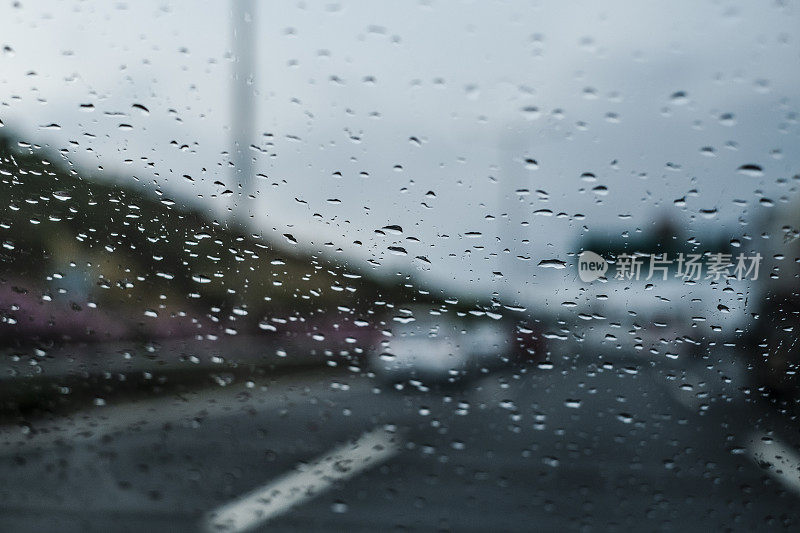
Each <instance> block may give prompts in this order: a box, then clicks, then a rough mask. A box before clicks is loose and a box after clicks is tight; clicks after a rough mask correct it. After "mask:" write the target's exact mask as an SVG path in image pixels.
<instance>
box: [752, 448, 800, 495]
mask: <svg viewBox="0 0 800 533" xmlns="http://www.w3.org/2000/svg"><path fill="white" fill-rule="evenodd" d="M751 440H752V441H753V443H752V445H751V446H750V448H749V451H750V456H751V457H752V458H753V460H754V461H755V462H756V463H762V462H766V463H769V465H770V467H769V468H768V469H767V472H769V474H770V475H771V476H772V477H774V478H775V479H777V480H778V481H780V482H781V483H783V484H784V486H786V488H788V489H790V490H793V491H794V492H796V493H798V494H800V455H798V453H797V452H796V451H794V450H793V449H792V448H791V447H790V446H788V445H786V444H784V443H782V442H781V441H779V440H778V439H772V440H771V441H764V440H762V439H761V436H760V435H758V434H753V435H752V436H751Z"/></svg>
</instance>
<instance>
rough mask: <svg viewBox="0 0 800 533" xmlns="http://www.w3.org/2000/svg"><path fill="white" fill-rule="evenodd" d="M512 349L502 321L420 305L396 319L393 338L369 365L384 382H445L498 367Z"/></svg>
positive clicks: (382, 346)
mask: <svg viewBox="0 0 800 533" xmlns="http://www.w3.org/2000/svg"><path fill="white" fill-rule="evenodd" d="M510 346H511V343H510V339H509V336H508V335H507V332H506V328H505V324H504V323H503V322H501V321H494V320H492V319H488V318H483V319H481V320H478V319H475V318H470V319H466V318H465V317H455V316H451V315H448V314H436V315H434V314H431V312H430V308H425V307H423V306H421V307H418V308H414V309H413V310H412V311H411V312H410V313H408V314H407V315H406V316H397V317H394V318H393V321H392V324H391V337H389V338H387V339H385V340H383V341H382V342H381V345H380V346H378V347H376V349H375V350H373V353H372V354H371V355H370V366H371V368H372V370H373V371H374V372H375V374H376V375H378V376H379V377H381V378H384V379H386V380H391V381H399V380H404V379H417V380H420V381H422V382H427V383H446V382H453V381H456V380H457V379H459V378H461V377H463V376H465V375H467V374H468V373H470V372H471V371H478V370H480V369H481V368H490V367H492V366H497V365H498V364H500V363H501V362H502V361H503V356H504V355H506V354H507V353H508V351H509V347H510Z"/></svg>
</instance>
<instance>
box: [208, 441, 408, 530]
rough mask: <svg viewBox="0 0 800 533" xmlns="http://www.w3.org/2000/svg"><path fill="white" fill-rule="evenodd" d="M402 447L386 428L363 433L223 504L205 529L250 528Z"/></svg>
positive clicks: (388, 456)
mask: <svg viewBox="0 0 800 533" xmlns="http://www.w3.org/2000/svg"><path fill="white" fill-rule="evenodd" d="M399 451H400V443H399V439H398V436H397V435H396V434H394V433H389V432H388V431H386V430H384V429H376V430H373V431H369V432H367V433H364V434H363V435H361V437H359V438H358V440H356V441H354V442H350V443H347V444H344V445H342V446H339V447H338V448H336V449H335V450H333V451H332V452H330V453H328V454H326V455H324V456H321V457H319V458H317V459H315V460H313V461H312V462H310V463H308V464H305V465H303V466H302V468H299V469H298V471H297V472H292V473H289V474H286V475H284V476H282V477H280V478H278V479H276V480H275V481H272V482H270V483H268V484H266V485H264V486H262V487H259V488H258V489H256V490H254V491H252V492H250V493H248V494H245V495H244V496H242V497H240V498H237V499H236V500H233V501H231V502H229V503H226V504H225V505H222V506H221V507H218V508H217V509H215V510H214V511H212V512H211V513H209V515H208V517H207V518H206V521H205V522H206V523H205V527H206V531H214V532H219V531H225V532H226V533H240V532H242V531H248V530H251V529H253V528H255V527H257V526H259V525H261V524H263V523H264V522H267V521H268V520H271V519H272V518H275V517H276V516H278V515H280V514H282V513H285V512H286V511H288V510H289V509H291V508H292V507H294V506H295V505H298V504H301V503H303V502H305V501H307V500H310V499H312V498H315V497H317V496H319V495H320V494H322V493H323V492H325V491H326V490H327V489H329V488H330V487H331V485H333V483H334V482H336V481H339V480H343V479H347V478H350V477H353V476H355V475H357V474H359V473H360V472H363V471H364V470H367V469H368V468H372V467H375V466H377V465H379V464H381V463H382V462H384V461H386V460H388V459H389V458H391V457H392V456H394V455H395V454H397V453H398V452H399Z"/></svg>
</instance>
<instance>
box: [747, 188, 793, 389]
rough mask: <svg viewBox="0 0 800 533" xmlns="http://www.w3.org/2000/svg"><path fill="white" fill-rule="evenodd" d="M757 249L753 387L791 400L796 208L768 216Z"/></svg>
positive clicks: (777, 210) (774, 212)
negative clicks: (761, 261) (758, 265)
mask: <svg viewBox="0 0 800 533" xmlns="http://www.w3.org/2000/svg"><path fill="white" fill-rule="evenodd" d="M760 233H761V236H760V238H759V240H758V243H757V245H756V246H757V250H758V251H759V253H760V254H761V255H762V256H763V264H762V265H761V272H760V274H759V277H758V281H757V283H756V284H755V286H754V287H753V291H752V298H753V299H754V300H755V301H756V305H755V307H756V317H757V319H756V321H755V326H754V327H753V330H752V333H753V340H754V349H753V350H752V351H751V353H752V354H753V359H752V363H753V366H754V369H753V370H754V371H753V372H752V376H753V378H754V384H755V385H756V386H757V387H765V388H766V389H767V390H769V391H770V392H772V393H774V394H777V395H779V396H785V397H788V398H797V397H798V392H800V390H799V389H798V377H797V372H798V366H800V345H798V339H797V328H798V326H800V205H798V203H797V202H794V203H792V204H788V205H787V206H785V207H783V208H779V209H772V210H770V211H769V216H768V217H766V218H765V219H764V221H763V223H762V227H761V228H760Z"/></svg>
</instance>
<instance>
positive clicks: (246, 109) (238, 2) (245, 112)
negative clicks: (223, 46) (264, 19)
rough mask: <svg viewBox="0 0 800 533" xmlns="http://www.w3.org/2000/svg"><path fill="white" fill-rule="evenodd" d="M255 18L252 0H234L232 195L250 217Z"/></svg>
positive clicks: (253, 118) (253, 186) (252, 183)
mask: <svg viewBox="0 0 800 533" xmlns="http://www.w3.org/2000/svg"><path fill="white" fill-rule="evenodd" d="M255 17H256V6H255V3H254V2H253V0H233V18H232V20H231V22H232V27H231V30H232V40H233V76H232V77H231V83H232V86H231V97H232V99H231V108H232V115H233V117H232V118H233V120H232V125H231V161H232V163H233V183H232V184H231V186H232V187H233V189H232V190H234V192H235V193H237V194H236V195H235V196H234V198H236V197H238V198H239V200H240V201H239V208H240V209H241V208H244V209H245V212H244V213H242V215H241V216H237V215H236V213H234V214H233V216H234V217H236V218H239V219H240V220H239V222H243V223H244V222H246V219H244V220H242V218H243V216H245V215H246V216H247V217H249V218H252V217H253V213H252V202H251V201H250V198H249V196H250V195H251V194H252V195H255V192H256V191H255V183H254V182H255V179H254V176H253V154H252V152H251V150H250V145H251V144H253V142H254V131H255V125H254V123H255V94H254V90H255V24H256V23H255ZM234 201H235V200H234Z"/></svg>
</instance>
